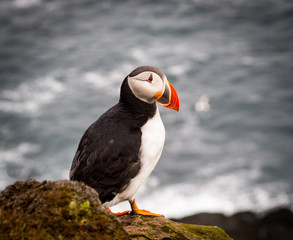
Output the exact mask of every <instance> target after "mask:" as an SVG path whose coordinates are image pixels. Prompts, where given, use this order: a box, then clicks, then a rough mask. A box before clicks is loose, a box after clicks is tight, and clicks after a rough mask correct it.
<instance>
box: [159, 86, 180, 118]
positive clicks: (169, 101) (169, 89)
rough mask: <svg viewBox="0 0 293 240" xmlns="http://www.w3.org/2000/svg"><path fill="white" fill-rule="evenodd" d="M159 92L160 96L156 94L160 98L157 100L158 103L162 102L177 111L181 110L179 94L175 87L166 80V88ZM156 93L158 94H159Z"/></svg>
mask: <svg viewBox="0 0 293 240" xmlns="http://www.w3.org/2000/svg"><path fill="white" fill-rule="evenodd" d="M160 93H161V92H159V93H157V94H158V95H160V96H156V97H157V98H159V99H158V100H157V103H158V104H160V105H161V106H163V107H166V108H170V109H172V110H175V111H177V112H178V111H179V98H178V95H177V92H176V91H175V89H174V87H173V86H172V85H171V84H170V83H169V82H168V81H166V83H165V90H164V92H163V94H162V93H161V94H160ZM157 94H156V95H157Z"/></svg>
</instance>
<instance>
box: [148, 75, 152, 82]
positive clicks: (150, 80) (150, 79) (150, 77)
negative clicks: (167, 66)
mask: <svg viewBox="0 0 293 240" xmlns="http://www.w3.org/2000/svg"><path fill="white" fill-rule="evenodd" d="M147 81H148V82H150V83H151V82H152V81H153V74H151V75H150V76H149V78H148V80H147Z"/></svg>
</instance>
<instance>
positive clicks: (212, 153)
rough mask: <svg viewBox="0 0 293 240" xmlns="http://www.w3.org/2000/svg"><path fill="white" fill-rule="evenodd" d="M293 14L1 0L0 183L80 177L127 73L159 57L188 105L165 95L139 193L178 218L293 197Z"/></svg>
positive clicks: (191, 2) (244, 6) (241, 5)
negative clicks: (88, 139) (85, 138)
mask: <svg viewBox="0 0 293 240" xmlns="http://www.w3.org/2000/svg"><path fill="white" fill-rule="evenodd" d="M292 23H293V3H292V1H290V0H182V1H175V0H169V1H167V0H163V1H140V2H139V1H135V0H127V1H114V0H113V1H95V0H46V1H45V0H1V2H0V84H1V89H0V189H1V190H3V189H4V188H5V187H6V186H7V185H8V184H11V183H13V182H14V181H16V180H24V179H26V178H29V177H33V178H36V179H37V180H39V181H41V180H44V179H48V180H57V179H68V172H69V169H70V166H71V161H72V159H73V156H74V154H75V151H76V149H77V145H78V143H79V140H80V138H81V136H82V134H83V133H84V131H85V130H86V128H87V127H88V126H89V125H90V124H91V123H92V122H94V121H95V120H96V119H97V118H98V117H99V116H100V115H101V114H102V113H103V112H104V111H106V110H107V109H108V108H110V107H111V106H112V105H114V104H115V103H117V101H118V99H119V89H120V84H121V82H122V80H123V79H124V78H125V76H126V75H127V74H129V73H130V72H131V71H132V70H133V69H134V68H136V67H137V66H140V65H154V66H157V67H159V68H161V69H162V70H163V71H164V72H165V73H166V75H167V77H168V80H169V81H170V82H171V83H172V84H173V86H174V87H175V89H176V90H177V92H178V95H179V98H180V111H179V112H178V113H176V112H175V111H170V110H168V109H163V108H161V107H160V111H161V117H162V120H163V122H164V124H165V128H166V133H167V135H166V143H165V148H164V151H163V154H162V157H161V160H160V162H159V163H158V165H157V167H156V169H155V171H154V172H153V174H152V175H151V177H150V178H149V179H148V181H147V182H146V183H145V184H144V186H143V187H142V188H141V189H140V190H139V192H138V193H137V196H136V199H137V202H138V205H139V206H140V207H143V208H146V209H148V210H151V211H153V212H158V213H162V214H164V215H165V216H167V217H182V216H186V215H189V214H192V213H197V212H202V211H208V212H222V213H226V214H232V213H235V212H237V211H243V210H250V211H256V212H260V211H265V210H267V209H271V208H273V207H276V206H286V207H292V206H293V174H292V173H293V163H292V161H293V77H292V76H293V30H292ZM126 207H127V208H129V207H128V205H127V204H126V205H125V206H123V205H122V206H118V207H116V208H115V209H117V210H120V208H121V209H122V208H126ZM115 209H114V210H115Z"/></svg>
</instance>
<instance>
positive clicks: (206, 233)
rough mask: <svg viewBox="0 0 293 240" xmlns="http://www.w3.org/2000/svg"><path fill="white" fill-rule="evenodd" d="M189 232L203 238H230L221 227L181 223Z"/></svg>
mask: <svg viewBox="0 0 293 240" xmlns="http://www.w3.org/2000/svg"><path fill="white" fill-rule="evenodd" d="M180 225H181V226H182V227H184V228H185V229H186V230H187V231H188V232H191V233H193V234H194V235H196V236H198V237H201V239H217V240H227V239H230V238H229V237H228V235H227V234H226V233H225V232H224V230H223V229H221V228H219V227H212V226H201V225H192V224H184V223H180Z"/></svg>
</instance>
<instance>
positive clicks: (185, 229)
mask: <svg viewBox="0 0 293 240" xmlns="http://www.w3.org/2000/svg"><path fill="white" fill-rule="evenodd" d="M119 220H120V221H121V224H122V226H124V228H125V229H126V230H127V231H128V232H129V234H130V237H131V239H137V240H138V239H156V240H159V239H160V240H163V239H195V240H204V239H205V240H231V238H230V237H229V236H228V235H227V234H226V233H225V232H224V231H223V230H222V229H221V228H218V227H211V226H201V225H192V224H184V223H177V222H173V221H171V220H169V219H166V218H164V217H153V216H141V215H134V216H130V215H124V216H120V217H119Z"/></svg>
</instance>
